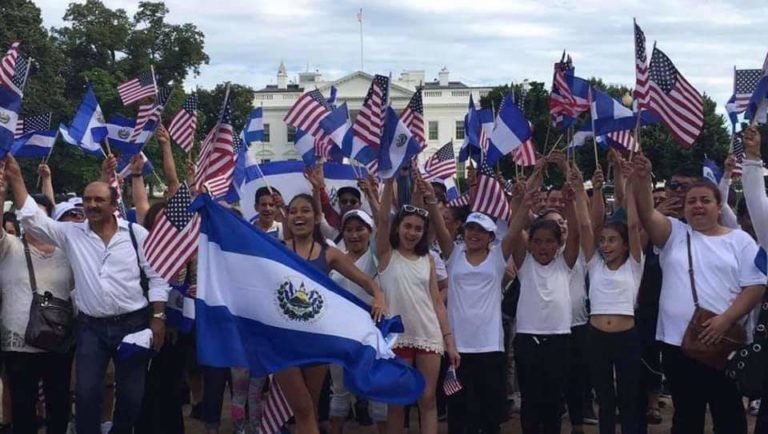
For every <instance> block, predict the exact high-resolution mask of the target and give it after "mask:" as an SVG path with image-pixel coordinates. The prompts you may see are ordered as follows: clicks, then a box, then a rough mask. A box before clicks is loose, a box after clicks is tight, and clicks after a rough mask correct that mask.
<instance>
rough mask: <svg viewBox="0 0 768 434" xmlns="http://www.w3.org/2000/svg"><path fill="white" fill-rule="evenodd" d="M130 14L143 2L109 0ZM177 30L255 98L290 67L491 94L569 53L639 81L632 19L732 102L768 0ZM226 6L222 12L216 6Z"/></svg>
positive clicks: (182, 14) (253, 12)
mask: <svg viewBox="0 0 768 434" xmlns="http://www.w3.org/2000/svg"><path fill="white" fill-rule="evenodd" d="M103 1H104V3H105V4H106V5H107V6H109V7H110V8H123V9H125V10H126V11H127V12H128V13H129V15H132V14H133V12H135V10H136V6H137V4H138V2H137V1H135V0H103ZM35 3H36V4H37V5H38V6H39V7H40V8H41V9H42V15H43V22H44V25H45V26H46V27H51V26H61V25H63V21H62V17H63V15H64V11H65V9H66V6H67V4H68V2H67V1H64V0H36V1H35ZM165 3H166V6H167V7H168V8H169V9H170V14H169V16H168V17H167V20H168V22H171V23H178V24H180V23H185V22H191V23H194V24H195V25H197V27H198V28H199V29H200V30H202V31H203V32H204V33H205V51H206V52H207V53H208V55H209V57H210V64H209V65H204V66H203V67H202V68H201V71H200V75H199V76H197V77H192V76H190V77H189V78H188V80H187V81H188V82H187V86H188V87H194V86H200V87H203V88H210V87H213V86H214V85H215V84H217V83H221V82H224V81H232V82H234V83H240V84H245V85H248V86H251V87H253V88H255V89H259V88H262V87H264V86H265V85H267V84H274V83H275V82H276V73H277V68H278V65H279V64H280V62H281V61H284V62H285V64H286V67H287V69H288V75H289V79H294V78H296V76H297V74H298V73H299V72H304V71H306V70H310V71H315V70H318V71H319V72H321V73H322V74H323V77H324V78H327V79H335V78H339V77H342V76H344V75H346V74H349V73H351V72H354V71H356V70H359V69H360V68H361V59H360V24H359V23H358V21H357V19H356V14H357V12H358V10H359V9H360V8H362V10H363V22H362V26H363V54H364V57H363V60H364V70H365V71H366V72H369V73H382V74H388V73H390V72H391V73H392V75H393V76H395V77H396V76H397V75H399V73H400V72H402V71H404V70H424V71H425V73H426V80H427V81H430V80H432V79H435V78H436V77H437V73H438V72H439V71H440V69H441V68H443V67H446V68H447V69H448V70H449V71H450V79H451V80H452V81H455V80H460V81H463V82H464V83H466V84H469V85H478V86H480V85H482V86H492V85H500V84H504V83H510V82H520V81H522V80H523V79H529V80H536V81H545V82H547V83H549V82H550V81H551V77H552V64H553V63H554V62H555V61H557V60H559V58H560V55H561V53H562V52H563V50H564V49H565V50H567V51H568V52H569V53H570V54H571V56H572V58H573V62H574V66H575V67H576V75H577V76H581V77H584V78H589V77H593V76H594V77H600V78H602V79H603V80H604V81H605V82H607V83H613V84H624V85H628V86H631V85H633V83H634V45H633V44H634V42H633V41H634V38H633V31H632V19H633V17H634V18H636V19H637V22H638V24H639V25H640V26H641V27H642V28H643V30H644V31H645V35H646V38H647V40H648V47H647V51H648V56H649V57H650V53H651V51H652V47H653V43H654V41H657V42H658V45H657V46H658V48H659V49H661V50H663V51H664V52H665V53H666V54H667V55H668V56H669V57H670V58H671V59H672V61H673V62H674V63H675V65H676V66H677V68H678V70H680V72H681V73H682V74H683V75H684V76H685V77H686V78H687V79H688V81H689V82H690V83H691V84H692V85H693V86H694V87H696V88H697V89H698V90H699V91H700V92H702V93H706V94H708V95H710V96H711V97H712V98H714V99H715V101H716V102H718V104H719V105H720V107H721V109H720V110H719V111H721V112H722V105H723V104H724V103H725V102H726V101H727V99H728V98H729V97H730V95H731V93H732V89H733V68H734V66H736V67H738V68H760V67H762V65H763V61H764V59H765V56H766V51H768V37H766V36H765V29H766V28H768V2H767V1H765V0H739V1H731V0H722V1H715V0H612V1H610V0H475V1H466V0H462V1H458V0H408V1H405V2H393V1H379V0H375V1H347V0H279V1H277V0H219V1H215V2H211V1H210V0H166V1H165ZM213 4H216V5H218V7H216V8H212V7H211V5H213Z"/></svg>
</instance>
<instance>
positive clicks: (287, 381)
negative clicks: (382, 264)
mask: <svg viewBox="0 0 768 434" xmlns="http://www.w3.org/2000/svg"><path fill="white" fill-rule="evenodd" d="M321 219H322V213H321V210H320V209H319V208H318V207H317V203H316V201H315V200H314V199H313V198H312V196H310V195H307V194H299V195H296V196H294V198H293V199H291V201H290V203H289V204H288V216H287V219H286V220H287V221H286V223H287V228H288V231H287V232H288V233H290V234H292V236H293V238H291V239H288V240H286V246H287V247H288V248H289V249H290V250H292V251H294V252H295V253H296V254H297V255H299V256H301V257H302V258H304V259H306V260H307V261H308V262H309V263H310V264H312V266H314V267H315V268H317V269H318V270H319V271H321V272H323V273H326V274H327V273H330V272H331V271H332V270H334V271H337V272H339V273H340V274H341V275H343V276H344V277H346V278H347V279H349V280H350V281H351V282H354V283H355V284H356V285H358V286H360V287H361V288H363V289H364V290H365V291H366V292H367V293H368V294H370V295H371V296H373V305H372V308H371V313H372V315H373V317H374V320H376V321H378V320H379V319H380V318H381V316H382V314H383V313H384V310H385V309H386V307H385V304H384V296H383V294H382V292H381V289H380V288H379V285H378V284H377V283H376V282H375V281H374V280H373V279H371V277H370V276H368V275H367V274H365V273H364V272H363V271H361V270H360V269H359V268H357V267H356V266H355V263H354V261H353V260H352V259H351V258H350V257H348V256H347V255H345V254H344V253H342V252H341V251H340V250H339V249H337V248H335V247H331V246H329V245H328V244H327V242H326V240H325V238H324V237H323V236H322V234H321V233H320V221H321ZM327 373H328V365H315V366H303V367H296V368H288V369H285V370H282V371H280V372H278V373H277V374H276V376H277V381H278V382H279V383H280V387H281V389H282V390H283V393H284V394H285V398H286V400H287V401H288V404H289V405H290V406H291V409H292V410H293V413H294V417H295V419H296V432H300V433H302V434H304V433H308V434H315V433H319V431H318V426H317V408H318V403H319V401H320V393H321V389H322V387H323V382H324V381H325V376H326V374H327Z"/></svg>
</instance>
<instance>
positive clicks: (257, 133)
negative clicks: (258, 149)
mask: <svg viewBox="0 0 768 434" xmlns="http://www.w3.org/2000/svg"><path fill="white" fill-rule="evenodd" d="M243 139H244V140H243V141H244V142H245V144H246V146H250V145H251V143H252V142H261V141H263V140H264V109H263V108H262V107H257V108H255V109H253V110H251V114H250V115H249V116H248V120H247V121H246V122H245V127H244V128H243Z"/></svg>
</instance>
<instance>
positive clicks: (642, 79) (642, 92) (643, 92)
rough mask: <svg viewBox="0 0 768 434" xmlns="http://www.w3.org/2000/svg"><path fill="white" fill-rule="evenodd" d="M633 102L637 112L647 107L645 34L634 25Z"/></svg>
mask: <svg viewBox="0 0 768 434" xmlns="http://www.w3.org/2000/svg"><path fill="white" fill-rule="evenodd" d="M635 101H637V104H638V105H637V108H638V110H641V109H644V108H647V106H648V56H647V55H646V53H645V33H643V30H642V29H641V28H640V26H638V25H637V23H635Z"/></svg>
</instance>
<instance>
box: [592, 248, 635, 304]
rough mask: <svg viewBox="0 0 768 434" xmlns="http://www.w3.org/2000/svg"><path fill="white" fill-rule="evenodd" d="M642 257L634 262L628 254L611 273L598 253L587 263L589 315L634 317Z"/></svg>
mask: <svg viewBox="0 0 768 434" xmlns="http://www.w3.org/2000/svg"><path fill="white" fill-rule="evenodd" d="M644 263H645V257H641V258H640V261H639V262H638V261H636V260H635V259H634V258H633V257H632V255H629V257H628V258H627V260H626V261H624V263H623V264H621V266H620V267H619V268H617V269H616V270H611V269H609V268H608V266H607V265H606V264H605V260H604V259H603V257H602V256H601V255H600V254H599V253H598V252H595V254H594V255H593V256H592V259H591V260H590V261H589V264H588V267H589V301H590V306H591V307H592V309H591V313H592V315H629V316H634V315H635V301H636V300H637V291H638V289H639V288H640V280H641V279H642V278H643V264H644Z"/></svg>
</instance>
